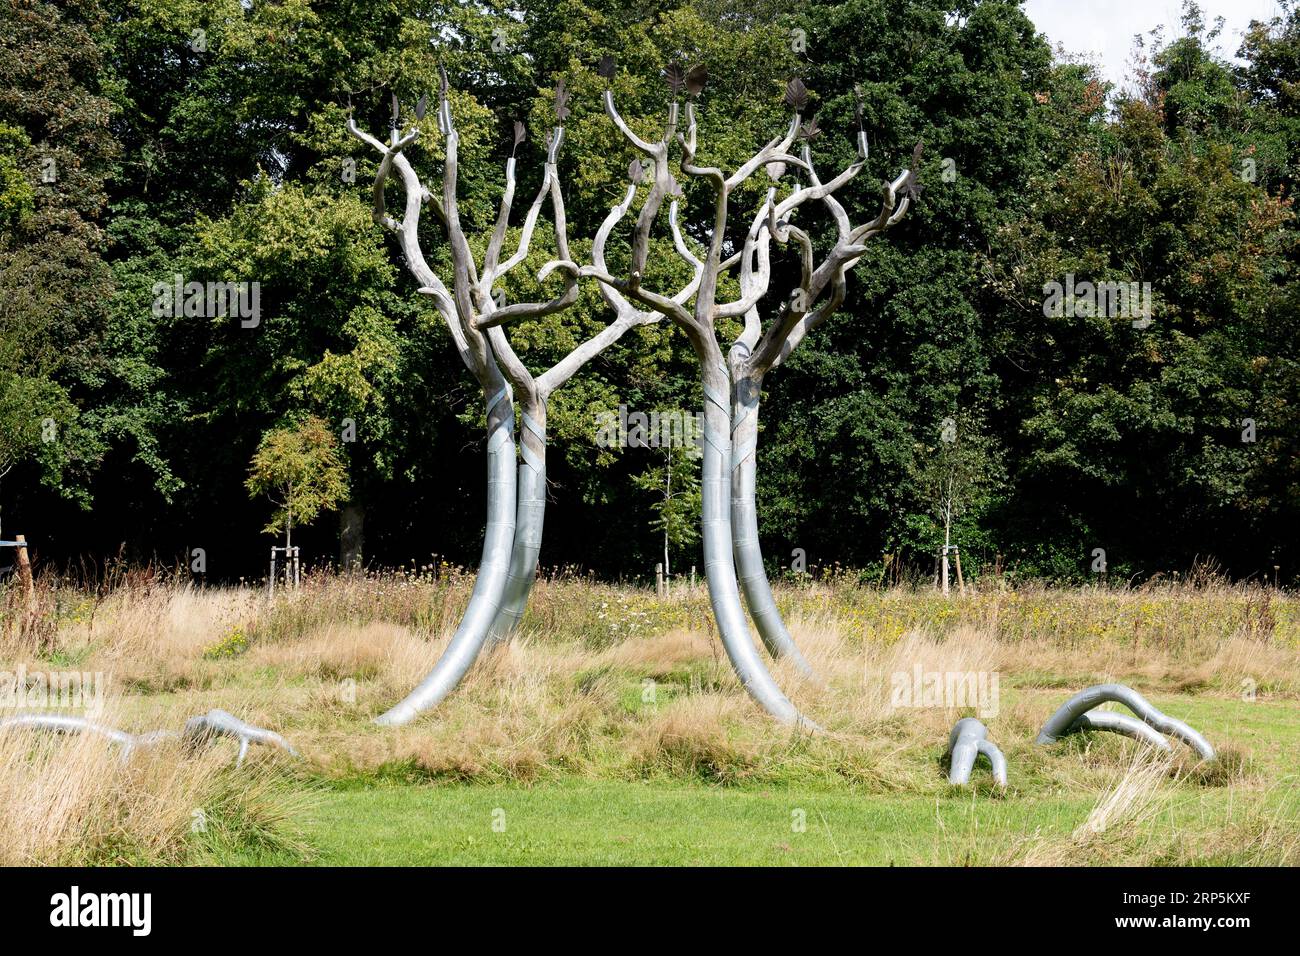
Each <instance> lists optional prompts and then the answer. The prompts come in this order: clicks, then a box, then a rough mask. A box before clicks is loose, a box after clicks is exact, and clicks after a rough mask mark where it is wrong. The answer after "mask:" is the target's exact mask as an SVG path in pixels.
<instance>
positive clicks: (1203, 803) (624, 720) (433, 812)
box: [0, 565, 1300, 864]
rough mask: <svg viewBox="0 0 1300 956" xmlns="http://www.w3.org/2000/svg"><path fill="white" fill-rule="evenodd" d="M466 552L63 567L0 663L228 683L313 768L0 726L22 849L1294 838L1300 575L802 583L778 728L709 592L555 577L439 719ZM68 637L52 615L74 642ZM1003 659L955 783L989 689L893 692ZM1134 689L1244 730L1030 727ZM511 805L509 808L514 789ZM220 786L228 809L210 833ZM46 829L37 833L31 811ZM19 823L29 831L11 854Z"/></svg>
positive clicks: (95, 857)
mask: <svg viewBox="0 0 1300 956" xmlns="http://www.w3.org/2000/svg"><path fill="white" fill-rule="evenodd" d="M471 586H472V579H471V578H470V577H469V576H468V575H466V574H464V573H463V572H461V571H459V570H457V569H455V568H450V567H448V566H446V565H435V566H425V567H412V568H410V569H407V570H403V571H398V572H387V573H376V574H369V575H357V576H352V577H339V576H334V575H328V574H320V575H310V576H308V578H307V579H306V581H305V583H304V585H303V586H302V587H301V588H300V589H298V590H297V591H279V592H277V594H276V595H275V596H274V597H268V595H267V594H266V593H265V592H264V591H262V590H260V589H258V590H254V589H250V588H225V589H218V588H211V589H209V588H200V587H195V586H193V585H192V584H189V583H180V582H176V581H172V580H168V579H166V578H164V577H161V576H149V575H138V576H136V577H135V578H133V579H131V580H129V581H124V582H117V583H116V584H115V586H110V587H98V588H94V589H92V588H86V587H77V586H73V585H71V584H66V583H61V582H58V581H53V580H49V579H46V580H45V581H44V582H43V586H42V589H41V601H42V605H43V615H44V630H43V632H42V633H41V638H40V640H39V641H35V640H31V639H29V638H28V637H27V636H25V635H24V634H23V633H22V631H21V629H19V628H18V627H16V626H14V625H13V620H14V618H13V616H12V615H11V616H10V617H9V618H6V620H5V622H4V624H5V625H6V626H5V629H4V636H3V637H2V638H0V650H3V656H2V657H0V671H2V670H9V671H13V670H15V668H16V667H18V666H19V665H22V666H24V667H25V668H26V669H27V671H28V672H29V673H36V672H49V671H59V670H69V669H75V670H77V671H80V672H86V673H95V672H99V673H102V674H103V675H105V677H106V678H107V681H108V685H109V695H108V696H109V704H108V706H109V711H110V713H111V715H112V718H111V719H112V721H113V722H115V723H116V724H117V725H118V726H121V727H123V728H124V729H128V730H133V731H138V730H141V729H150V728H155V727H179V726H180V725H181V724H183V722H184V719H185V717H187V716H190V715H193V714H196V713H200V712H202V711H205V710H208V709H210V708H212V707H221V708H223V709H226V710H229V711H231V712H233V713H236V714H237V715H239V716H241V717H243V718H244V719H246V720H249V721H251V722H253V723H256V724H260V725H262V726H266V727H270V728H272V729H275V730H278V731H280V732H281V733H284V734H285V735H286V736H287V737H289V738H290V740H291V741H293V742H294V743H295V744H296V745H297V746H298V747H299V748H300V749H301V750H302V751H303V753H304V759H303V760H301V761H297V762H294V761H288V760H285V759H283V758H282V757H280V756H279V755H275V754H269V753H260V752H256V753H254V754H253V756H252V758H251V759H250V761H249V762H248V763H247V764H245V766H244V767H243V768H240V769H238V770H236V769H234V768H232V767H231V766H230V760H231V756H232V751H233V745H227V746H225V747H218V748H216V749H215V750H214V751H209V752H200V753H191V752H186V751H183V750H175V749H173V750H169V749H166V748H163V749H161V750H158V751H156V752H149V753H143V752H142V753H140V754H138V755H137V756H135V757H133V758H132V759H131V760H129V761H126V762H125V763H123V762H122V761H119V760H117V758H116V756H115V755H114V754H113V753H112V751H111V750H109V749H107V748H105V746H104V745H103V742H102V741H100V740H98V739H96V738H90V737H86V738H76V739H72V738H49V737H47V738H43V739H42V738H39V737H37V736H35V735H32V734H30V733H18V732H9V733H6V734H0V846H8V847H10V848H11V849H9V850H8V851H7V852H5V853H0V862H6V863H12V862H162V863H206V862H228V863H263V862H278V863H286V862H292V863H311V862H320V863H345V864H354V863H445V864H458V863H534V862H535V863H576V862H586V863H644V864H651V863H756V864H808V863H824V864H835V863H877V864H888V863H895V864H912V863H942V864H1013V863H1078V864H1087V863H1150V862H1156V863H1178V862H1200V861H1205V862H1224V863H1252V862H1253V863H1295V862H1297V857H1298V854H1300V810H1298V808H1297V796H1296V794H1297V792H1298V788H1300V784H1298V783H1297V779H1296V765H1295V755H1296V754H1297V753H1300V707H1298V706H1297V703H1298V702H1300V617H1298V616H1297V612H1296V606H1297V602H1296V601H1295V600H1293V599H1292V598H1290V597H1289V596H1287V595H1285V594H1282V593H1280V592H1276V591H1272V590H1270V589H1267V588H1260V587H1245V586H1237V587H1234V586H1228V585H1225V584H1222V583H1218V582H1206V583H1204V584H1202V585H1200V586H1192V585H1188V584H1182V585H1177V586H1175V585H1172V584H1163V585H1159V586H1155V587H1150V588H1145V589H1133V590H1130V589H1123V590H1120V589H1093V588H1082V589H1052V588H1044V587H1034V586H1026V587H1020V588H1017V589H1014V590H1012V589H1003V588H1000V587H992V586H991V587H986V588H982V589H972V590H970V591H968V593H966V594H964V595H957V596H954V597H952V598H951V599H944V598H943V597H942V596H940V595H938V594H936V593H934V592H932V591H929V590H924V589H914V588H891V589H885V590H879V589H875V588H870V587H863V586H860V585H858V584H857V583H856V582H855V581H852V580H850V579H849V578H848V577H846V576H841V577H838V578H835V577H832V578H828V579H824V580H820V581H816V582H804V583H802V584H799V585H795V584H786V585H782V586H780V587H778V601H779V602H780V604H781V606H782V608H783V610H784V611H785V613H786V615H787V619H788V620H789V621H790V624H791V627H792V630H793V632H794V634H795V636H796V639H797V640H798V641H799V643H800V646H801V647H802V648H803V649H804V651H805V654H806V655H807V656H808V658H809V659H810V661H811V662H812V663H813V665H814V667H815V668H816V669H817V671H818V673H819V674H820V675H822V677H823V678H824V682H812V681H806V680H800V679H799V677H798V675H797V674H796V673H794V672H793V671H792V670H791V669H790V668H789V667H788V666H786V665H781V664H778V665H775V666H774V672H775V674H776V676H777V678H778V680H779V681H780V682H781V684H782V686H783V687H785V688H786V689H787V690H788V691H789V693H790V695H791V697H792V699H794V700H795V701H796V703H797V704H798V705H799V706H800V707H801V708H802V709H804V710H805V711H806V712H807V713H809V714H810V715H811V716H812V717H813V718H814V719H816V720H817V721H818V722H819V723H821V724H822V725H823V726H824V727H826V728H827V732H826V733H825V734H822V735H818V736H815V737H811V738H810V737H808V736H806V735H801V734H798V733H793V732H791V731H790V730H789V729H787V728H784V727H781V726H779V725H777V724H774V723H773V722H771V721H770V720H768V719H767V718H765V717H764V716H763V715H762V713H761V712H760V711H759V710H758V709H757V707H756V706H755V705H754V704H752V703H751V702H750V701H749V699H748V697H747V696H746V695H745V693H744V691H743V689H742V688H741V687H740V686H739V684H738V682H737V681H736V679H735V677H734V675H733V674H732V672H731V669H730V667H729V665H728V663H727V660H726V658H725V655H724V654H723V653H722V651H721V648H720V646H719V644H718V642H717V639H716V636H715V635H714V633H713V630H712V627H711V623H710V617H709V611H708V598H707V594H706V593H705V591H704V589H703V588H702V587H696V588H691V587H689V586H686V585H683V584H678V585H675V586H674V589H673V591H672V593H671V594H670V596H669V598H668V599H667V600H659V599H657V598H656V597H655V595H654V593H653V591H647V590H645V589H642V588H639V587H636V586H632V585H618V584H608V583H600V582H596V581H594V580H592V579H590V578H588V577H583V576H580V575H574V574H558V575H555V576H551V577H548V578H545V579H543V580H541V581H539V583H538V586H537V588H536V589H535V592H534V600H533V601H532V604H531V606H530V608H529V612H528V614H527V616H526V617H525V620H524V624H523V627H522V629H521V632H520V633H519V635H518V636H517V637H516V638H515V639H514V640H512V641H511V642H509V643H508V644H505V645H503V646H501V647H499V648H497V649H495V650H493V651H491V652H490V653H488V654H487V655H485V657H484V658H483V659H482V660H481V661H480V662H479V664H478V665H477V666H476V667H475V668H474V670H473V671H472V672H471V674H470V676H469V677H468V678H467V680H466V682H465V683H464V685H463V687H462V688H461V689H460V690H459V691H458V692H457V693H456V694H454V695H453V696H452V697H451V698H449V699H448V700H447V701H446V702H444V704H443V705H441V706H440V707H439V708H438V709H437V711H436V712H434V713H433V714H430V715H428V716H427V717H425V718H423V719H421V720H418V721H416V722H415V723H414V724H412V725H410V726H408V727H405V728H396V729H394V728H380V727H376V726H374V725H373V724H372V723H371V720H372V718H373V717H374V716H375V715H377V714H378V713H381V712H382V711H383V710H384V709H386V708H387V707H388V706H390V705H391V704H392V703H393V702H395V701H396V700H397V699H399V698H400V697H401V696H403V695H404V694H405V693H406V691H407V690H409V689H410V688H411V687H412V686H413V685H414V683H415V682H417V681H418V680H419V678H420V677H421V676H422V675H423V674H424V673H425V672H426V671H427V669H428V667H429V666H430V665H431V664H432V662H433V661H434V660H436V658H437V656H438V654H439V652H440V651H441V649H442V648H443V647H444V646H445V643H446V640H447V639H448V637H449V636H450V633H451V631H452V630H454V627H455V624H456V622H457V620H458V617H459V614H460V611H461V610H462V609H463V607H464V605H465V603H466V601H467V599H468V593H469V589H470V587H471ZM51 633H53V635H54V636H53V639H50V637H49V635H50V634H51ZM917 669H920V670H921V671H922V672H924V673H927V674H928V673H935V672H938V673H952V672H960V673H980V674H985V675H995V676H996V678H997V685H996V686H997V699H996V708H995V710H996V713H993V714H988V715H984V720H985V723H986V724H987V725H988V727H989V731H990V736H991V737H992V739H994V740H995V741H997V742H998V744H999V745H1000V746H1001V747H1002V749H1003V751H1004V752H1005V753H1006V755H1007V758H1008V761H1009V764H1010V779H1009V787H1008V790H1007V792H1006V793H1005V794H1003V793H998V792H997V791H995V790H994V789H993V787H992V786H991V784H990V783H989V781H988V773H987V770H986V769H985V768H984V767H983V766H982V765H980V766H977V768H976V771H975V774H974V776H973V780H974V781H975V786H974V787H973V788H972V789H957V788H950V787H949V786H948V785H947V784H946V782H945V775H944V746H945V743H946V740H947V732H948V730H949V728H950V727H951V725H952V723H953V722H954V721H955V720H956V719H957V718H958V717H961V716H967V715H971V714H974V713H975V710H974V709H972V708H971V707H969V706H965V707H963V706H957V705H954V704H953V703H952V702H951V701H949V702H939V705H938V706H923V707H901V708H900V707H899V706H897V704H898V701H897V700H896V699H895V695H894V693H893V688H894V681H895V675H911V674H912V673H913V672H914V671H916V670H917ZM1107 680H1116V681H1121V682H1124V683H1128V684H1131V685H1132V686H1134V687H1135V688H1137V689H1138V690H1140V691H1141V692H1142V693H1143V694H1145V695H1147V696H1148V697H1149V698H1150V699H1151V700H1152V701H1153V702H1154V703H1155V704H1156V705H1157V706H1159V707H1160V708H1162V709H1163V710H1165V711H1166V712H1167V713H1169V714H1171V715H1173V716H1178V717H1181V718H1183V719H1185V720H1187V721H1188V722H1190V723H1192V725H1193V726H1195V727H1197V728H1198V729H1199V730H1201V731H1202V732H1203V733H1205V734H1206V735H1207V736H1208V737H1209V738H1210V739H1211V740H1212V741H1213V742H1214V743H1215V744H1216V746H1218V747H1219V749H1220V752H1221V759H1220V760H1219V761H1217V762H1216V763H1215V764H1213V765H1210V766H1205V765H1197V764H1196V762H1195V760H1194V757H1193V756H1192V755H1191V754H1190V753H1189V752H1187V751H1185V750H1182V749H1180V750H1178V751H1176V752H1175V754H1174V755H1173V756H1172V757H1171V758H1169V759H1168V760H1165V761H1153V760H1152V758H1151V755H1150V754H1148V753H1145V752H1144V751H1143V750H1142V749H1141V748H1140V747H1138V745H1136V744H1134V743H1132V742H1129V741H1126V740H1124V739H1121V738H1118V737H1114V736H1109V735H1093V736H1090V737H1087V738H1085V737H1076V738H1071V739H1067V740H1065V741H1063V742H1061V743H1059V744H1057V745H1055V746H1053V747H1038V746H1035V745H1034V744H1033V743H1032V741H1033V738H1034V735H1035V734H1036V732H1037V729H1038V727H1039V726H1040V725H1041V723H1042V722H1043V720H1045V719H1046V717H1047V716H1048V715H1049V714H1050V713H1051V712H1052V711H1053V710H1054V709H1055V708H1056V706H1058V705H1059V704H1060V703H1061V702H1062V701H1063V700H1064V699H1065V697H1067V696H1068V695H1069V694H1070V693H1072V692H1073V691H1075V690H1077V689H1080V688H1082V687H1084V686H1087V685H1088V684H1092V683H1098V682H1101V681H1107ZM496 810H499V811H500V813H499V814H497V815H495V816H494V814H493V811H496ZM196 811H198V812H199V813H200V814H201V817H202V819H203V820H204V821H205V829H203V830H200V831H198V832H194V830H193V828H192V826H191V824H192V821H193V820H194V819H195V813H196ZM19 834H26V836H24V837H22V838H21V839H20V838H19V837H18V836H17V835H19ZM14 848H16V849H14Z"/></svg>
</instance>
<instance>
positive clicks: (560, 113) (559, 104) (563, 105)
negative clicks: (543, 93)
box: [555, 77, 570, 123]
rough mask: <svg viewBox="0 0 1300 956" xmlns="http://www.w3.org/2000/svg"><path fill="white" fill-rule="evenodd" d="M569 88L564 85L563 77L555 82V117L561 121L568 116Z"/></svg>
mask: <svg viewBox="0 0 1300 956" xmlns="http://www.w3.org/2000/svg"><path fill="white" fill-rule="evenodd" d="M569 97H570V93H569V88H568V87H567V86H565V85H564V77H560V81H559V82H558V83H556V84H555V118H556V119H558V120H559V121H560V122H561V123H563V122H564V121H565V120H566V119H568V118H569Z"/></svg>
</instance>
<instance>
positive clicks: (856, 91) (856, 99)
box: [853, 83, 863, 133]
mask: <svg viewBox="0 0 1300 956" xmlns="http://www.w3.org/2000/svg"><path fill="white" fill-rule="evenodd" d="M853 119H854V122H856V123H857V124H858V132H859V133H861V132H862V131H863V126H862V87H860V86H858V84H856V83H854V84H853Z"/></svg>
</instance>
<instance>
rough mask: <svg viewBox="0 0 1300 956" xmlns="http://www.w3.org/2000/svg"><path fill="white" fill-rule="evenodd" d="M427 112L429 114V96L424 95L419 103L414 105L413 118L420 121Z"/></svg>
mask: <svg viewBox="0 0 1300 956" xmlns="http://www.w3.org/2000/svg"><path fill="white" fill-rule="evenodd" d="M427 112H429V94H428V93H425V94H424V95H423V96H421V97H420V102H418V103H416V104H415V118H416V119H418V120H422V119H424V114H425V113H427Z"/></svg>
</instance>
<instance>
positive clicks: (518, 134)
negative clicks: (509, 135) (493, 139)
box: [510, 120, 528, 156]
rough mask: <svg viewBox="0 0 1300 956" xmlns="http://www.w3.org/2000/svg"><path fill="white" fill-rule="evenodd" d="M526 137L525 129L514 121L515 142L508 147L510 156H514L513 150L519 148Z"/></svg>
mask: <svg viewBox="0 0 1300 956" xmlns="http://www.w3.org/2000/svg"><path fill="white" fill-rule="evenodd" d="M526 135H528V130H527V128H526V127H525V126H524V124H523V123H521V122H520V121H519V120H515V142H514V145H513V146H511V147H510V155H511V156H513V155H514V154H515V150H517V149H518V148H519V144H520V143H522V142H523V141H524V137H525V136H526Z"/></svg>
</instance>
